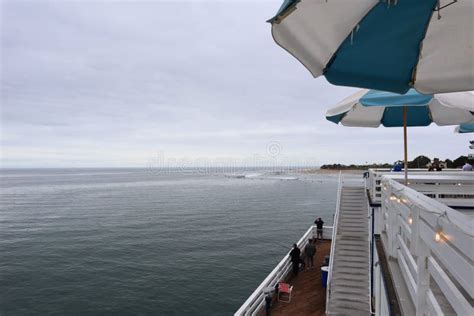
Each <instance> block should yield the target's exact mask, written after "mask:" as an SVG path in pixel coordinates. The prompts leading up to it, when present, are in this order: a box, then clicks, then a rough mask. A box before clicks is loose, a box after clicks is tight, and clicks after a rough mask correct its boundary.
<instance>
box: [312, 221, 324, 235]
mask: <svg viewBox="0 0 474 316" xmlns="http://www.w3.org/2000/svg"><path fill="white" fill-rule="evenodd" d="M314 224H315V225H316V240H317V239H321V240H323V225H324V222H323V220H322V219H321V217H318V219H317V220H315V221H314Z"/></svg>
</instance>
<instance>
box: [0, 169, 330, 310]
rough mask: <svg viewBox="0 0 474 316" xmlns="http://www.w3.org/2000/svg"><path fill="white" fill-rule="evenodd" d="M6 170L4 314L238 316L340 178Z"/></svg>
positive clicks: (325, 206)
mask: <svg viewBox="0 0 474 316" xmlns="http://www.w3.org/2000/svg"><path fill="white" fill-rule="evenodd" d="M297 177H298V178H299V179H298V180H280V179H276V178H274V177H266V176H263V177H257V178H248V179H242V178H232V177H228V176H225V174H224V173H223V172H206V173H202V172H189V171H188V172H156V171H155V172H152V171H150V170H141V169H37V170H1V171H0V190H1V191H0V314H1V315H2V316H8V315H65V314H77V315H79V314H80V315H88V314H90V315H97V314H100V315H106V314H109V315H112V314H114V315H117V314H134V315H230V314H232V313H233V312H235V310H236V309H237V308H238V307H239V306H240V305H241V304H242V303H243V302H244V300H245V299H246V298H247V297H248V296H249V295H250V294H251V292H252V291H253V290H254V289H255V287H256V286H257V285H258V284H259V283H260V282H261V281H262V280H263V279H264V278H265V276H266V275H267V274H268V273H269V272H270V271H271V270H272V269H273V268H274V266H275V265H276V264H277V263H278V262H279V261H280V260H281V258H282V257H283V256H284V254H285V253H286V252H287V251H288V250H289V248H290V246H291V244H292V243H293V242H295V241H297V240H298V239H299V238H300V237H301V235H302V234H303V233H304V232H305V231H306V230H307V228H308V227H309V225H310V224H311V223H312V222H313V221H314V219H315V218H316V217H318V216H321V217H323V219H325V221H326V222H327V223H328V224H331V223H332V214H333V212H334V209H335V204H336V187H337V176H336V175H297Z"/></svg>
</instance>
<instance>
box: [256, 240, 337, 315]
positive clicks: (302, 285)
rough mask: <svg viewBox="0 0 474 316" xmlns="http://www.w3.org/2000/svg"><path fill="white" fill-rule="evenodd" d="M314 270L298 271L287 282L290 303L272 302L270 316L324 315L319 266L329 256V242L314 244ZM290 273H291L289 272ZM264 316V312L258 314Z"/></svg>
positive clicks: (323, 298) (323, 292) (324, 293)
mask: <svg viewBox="0 0 474 316" xmlns="http://www.w3.org/2000/svg"><path fill="white" fill-rule="evenodd" d="M316 248H317V251H316V256H315V258H314V268H312V269H308V268H307V269H305V270H304V271H300V273H299V274H298V276H297V277H290V279H289V280H288V281H287V282H288V283H289V284H291V285H293V294H292V298H291V302H290V303H283V302H278V301H277V300H276V299H274V300H273V305H272V309H271V315H272V316H276V315H314V316H316V315H324V312H325V310H326V289H325V288H323V287H322V285H321V265H322V263H323V261H324V257H325V256H327V255H329V252H330V250H331V241H330V240H323V241H322V242H321V241H318V243H317V244H316ZM290 273H291V272H290ZM259 315H262V316H263V315H265V311H262V312H260V313H259Z"/></svg>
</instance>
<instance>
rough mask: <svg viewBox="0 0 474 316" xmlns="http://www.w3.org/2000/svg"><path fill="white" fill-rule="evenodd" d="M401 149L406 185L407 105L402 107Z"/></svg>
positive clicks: (406, 182)
mask: <svg viewBox="0 0 474 316" xmlns="http://www.w3.org/2000/svg"><path fill="white" fill-rule="evenodd" d="M403 149H404V161H405V185H408V146H407V107H406V106H404V107H403Z"/></svg>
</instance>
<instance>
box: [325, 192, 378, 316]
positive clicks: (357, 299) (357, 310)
mask: <svg viewBox="0 0 474 316" xmlns="http://www.w3.org/2000/svg"><path fill="white" fill-rule="evenodd" d="M367 208H368V204H367V196H366V193H365V188H364V186H363V185H351V186H349V185H343V186H342V189H341V197H340V209H339V219H338V222H337V236H336V241H335V242H336V244H335V248H334V254H331V255H333V256H334V258H333V267H332V269H333V270H332V280H331V288H330V295H329V299H328V306H327V309H326V310H327V314H332V315H351V316H356V315H369V314H370V310H371V308H370V256H369V253H370V252H369V249H370V245H369V218H368V209H367ZM333 242H334V241H333Z"/></svg>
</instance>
